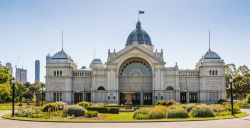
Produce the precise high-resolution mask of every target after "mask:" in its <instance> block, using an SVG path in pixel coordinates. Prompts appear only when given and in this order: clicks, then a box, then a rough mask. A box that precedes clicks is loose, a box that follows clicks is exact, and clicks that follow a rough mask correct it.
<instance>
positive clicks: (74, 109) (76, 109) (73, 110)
mask: <svg viewBox="0 0 250 128" xmlns="http://www.w3.org/2000/svg"><path fill="white" fill-rule="evenodd" d="M64 112H65V114H67V115H69V116H74V117H79V116H84V115H85V113H86V110H85V109H84V108H83V107H81V106H78V105H70V106H68V107H67V108H66V109H65V110H64Z"/></svg>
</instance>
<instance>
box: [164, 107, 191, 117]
mask: <svg viewBox="0 0 250 128" xmlns="http://www.w3.org/2000/svg"><path fill="white" fill-rule="evenodd" d="M188 117H189V116H188V112H187V111H186V110H185V109H183V108H176V109H168V111H167V118H188Z"/></svg>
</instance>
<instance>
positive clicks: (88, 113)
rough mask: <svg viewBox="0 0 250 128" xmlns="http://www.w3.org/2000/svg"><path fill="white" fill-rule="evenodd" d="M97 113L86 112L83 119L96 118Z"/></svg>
mask: <svg viewBox="0 0 250 128" xmlns="http://www.w3.org/2000/svg"><path fill="white" fill-rule="evenodd" d="M97 116H98V112H97V111H87V112H86V114H85V117H88V118H91V117H97Z"/></svg>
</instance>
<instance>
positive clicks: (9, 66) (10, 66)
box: [5, 62, 13, 76]
mask: <svg viewBox="0 0 250 128" xmlns="http://www.w3.org/2000/svg"><path fill="white" fill-rule="evenodd" d="M5 66H6V67H7V68H9V73H10V74H11V75H12V76H13V69H12V65H11V63H10V62H7V63H6V64H5Z"/></svg>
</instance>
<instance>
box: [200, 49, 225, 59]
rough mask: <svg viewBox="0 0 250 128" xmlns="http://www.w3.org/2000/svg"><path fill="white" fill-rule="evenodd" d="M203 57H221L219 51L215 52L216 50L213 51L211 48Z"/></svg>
mask: <svg viewBox="0 0 250 128" xmlns="http://www.w3.org/2000/svg"><path fill="white" fill-rule="evenodd" d="M203 58H204V59H221V58H220V56H219V55H218V54H217V53H215V52H214V51H211V50H210V49H209V50H208V51H207V52H206V54H205V55H204V56H203Z"/></svg>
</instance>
